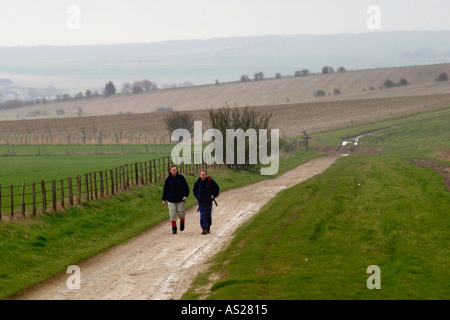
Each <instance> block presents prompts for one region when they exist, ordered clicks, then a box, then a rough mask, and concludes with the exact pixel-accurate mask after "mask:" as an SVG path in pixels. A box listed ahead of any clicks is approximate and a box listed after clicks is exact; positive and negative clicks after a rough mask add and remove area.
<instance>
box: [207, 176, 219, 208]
mask: <svg viewBox="0 0 450 320" xmlns="http://www.w3.org/2000/svg"><path fill="white" fill-rule="evenodd" d="M206 179H208V184H209V186H211V184H212V178H211V177H206ZM213 202H214V203H215V204H216V207H217V201H216V198H214V199H213Z"/></svg>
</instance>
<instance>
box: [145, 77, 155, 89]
mask: <svg viewBox="0 0 450 320" xmlns="http://www.w3.org/2000/svg"><path fill="white" fill-rule="evenodd" d="M142 86H143V87H144V88H143V89H144V90H145V91H152V90H156V89H157V86H156V83H154V82H151V81H150V80H148V79H144V80H142Z"/></svg>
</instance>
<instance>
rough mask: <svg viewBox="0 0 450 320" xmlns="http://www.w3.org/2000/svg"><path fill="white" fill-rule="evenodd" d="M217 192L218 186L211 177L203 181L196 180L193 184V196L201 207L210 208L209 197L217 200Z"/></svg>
mask: <svg viewBox="0 0 450 320" xmlns="http://www.w3.org/2000/svg"><path fill="white" fill-rule="evenodd" d="M219 191H220V190H219V185H218V184H217V183H216V182H215V181H214V180H213V179H212V178H211V177H206V179H205V180H203V181H202V179H201V178H198V180H197V181H196V182H195V183H194V196H195V198H196V199H197V201H198V204H201V205H205V206H211V204H212V199H211V195H213V196H214V198H217V196H218V195H219Z"/></svg>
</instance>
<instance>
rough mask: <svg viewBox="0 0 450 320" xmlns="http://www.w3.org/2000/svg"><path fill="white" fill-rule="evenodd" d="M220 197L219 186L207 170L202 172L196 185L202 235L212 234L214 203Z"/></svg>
mask: <svg viewBox="0 0 450 320" xmlns="http://www.w3.org/2000/svg"><path fill="white" fill-rule="evenodd" d="M218 195H219V186H218V185H217V183H216V182H215V181H214V180H213V179H212V178H211V177H208V176H207V172H206V170H201V171H200V178H198V180H197V181H196V182H195V183H194V196H195V198H196V199H197V201H198V210H199V211H200V226H201V227H202V230H203V231H202V234H207V233H210V228H211V224H212V203H213V201H214V202H215V201H216V200H215V198H217V196H218Z"/></svg>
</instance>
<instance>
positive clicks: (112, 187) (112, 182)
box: [109, 169, 114, 195]
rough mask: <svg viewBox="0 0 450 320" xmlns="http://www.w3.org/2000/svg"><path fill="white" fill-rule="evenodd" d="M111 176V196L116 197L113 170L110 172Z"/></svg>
mask: <svg viewBox="0 0 450 320" xmlns="http://www.w3.org/2000/svg"><path fill="white" fill-rule="evenodd" d="M109 175H110V178H111V194H112V195H114V174H113V171H112V169H111V170H110V171H109Z"/></svg>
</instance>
